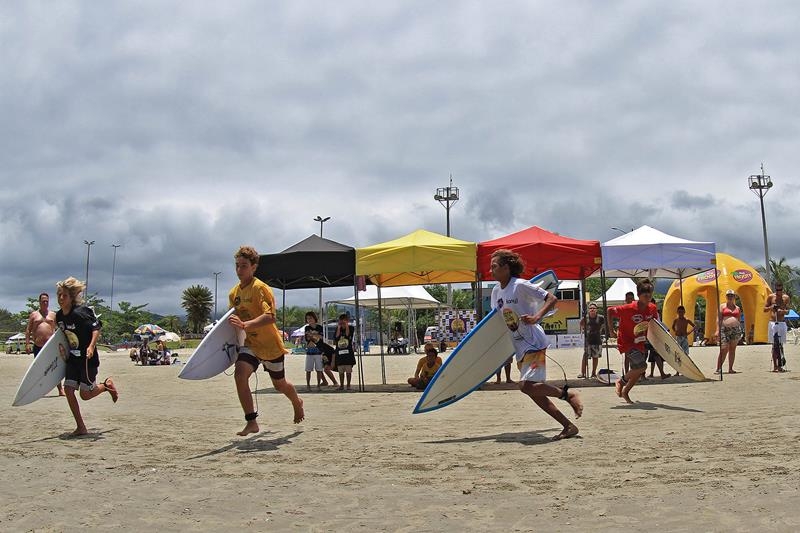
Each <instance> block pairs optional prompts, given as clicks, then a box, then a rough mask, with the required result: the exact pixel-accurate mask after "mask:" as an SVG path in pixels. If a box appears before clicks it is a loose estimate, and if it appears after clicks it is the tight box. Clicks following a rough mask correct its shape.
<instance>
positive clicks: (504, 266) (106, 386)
mask: <svg viewBox="0 0 800 533" xmlns="http://www.w3.org/2000/svg"><path fill="white" fill-rule="evenodd" d="M259 260H260V256H259V254H258V252H257V251H256V250H255V249H254V248H252V247H250V246H242V247H240V248H239V249H238V250H237V251H236V253H235V254H234V264H235V271H236V275H237V277H238V279H239V283H238V284H237V285H235V286H234V287H233V288H232V289H231V290H230V293H229V296H228V299H229V304H230V306H231V307H232V308H234V309H235V312H234V313H233V314H231V316H230V318H229V322H230V324H231V325H232V326H233V327H234V328H237V329H240V330H242V331H243V332H244V341H243V343H242V344H241V345H239V346H237V348H236V349H237V352H236V362H235V365H234V382H235V385H236V392H237V397H238V399H239V402H240V405H241V407H242V411H243V413H244V419H245V426H244V428H243V429H242V430H241V431H239V432H238V433H237V434H238V435H240V436H245V435H249V434H252V433H257V432H259V431H260V428H259V425H258V422H257V420H256V419H257V418H258V414H259V413H258V405H257V403H256V402H255V401H254V396H253V394H252V391H251V389H250V377H251V376H252V375H253V374H254V373H255V372H257V371H258V370H259V368H263V370H264V371H266V372H267V374H268V375H269V377H270V380H271V382H272V385H273V387H274V388H275V389H276V390H277V391H279V392H281V393H282V394H283V395H284V396H285V397H286V398H287V399H288V400H289V402H290V403H291V405H292V407H293V421H294V422H295V423H299V422H301V421H302V420H303V419H304V418H305V411H304V407H303V400H302V399H301V398H300V396H299V394H298V392H297V390H296V388H295V387H294V385H293V384H292V383H291V382H290V381H289V380H287V379H286V373H285V369H284V362H285V355H286V354H287V353H288V350H287V349H286V347H285V345H284V342H283V336H282V335H281V333H280V332H279V330H278V328H277V326H276V320H275V309H276V307H275V298H274V295H273V293H272V289H271V288H270V287H269V286H268V285H267V284H265V283H263V282H262V281H261V280H259V279H257V278H256V277H255V271H256V269H257V267H258V263H259ZM490 268H491V272H492V275H493V277H494V279H495V280H496V281H497V282H498V283H497V285H495V286H494V287H493V289H492V295H491V304H492V308H493V309H495V310H496V311H497V312H498V313H500V314H501V315H502V317H503V319H504V322H505V324H506V326H507V328H508V334H509V336H510V339H511V342H512V344H513V346H514V351H515V353H514V355H513V356H512V358H511V359H509V360H508V361H506V364H504V365H503V367H505V372H506V381H507V382H509V383H513V380H512V379H511V375H510V367H511V362H512V361H513V360H516V363H517V368H518V370H519V382H518V386H519V389H520V391H521V392H522V393H523V394H525V395H526V396H527V397H529V398H530V399H531V400H532V401H533V403H535V404H536V406H537V407H538V408H539V409H541V410H542V411H544V412H545V413H546V414H548V415H549V416H550V417H552V418H553V419H554V420H556V421H557V422H558V423H559V424H560V425H561V426H562V430H561V431H560V432H559V433H558V434H557V435H555V436H554V440H561V439H566V438H571V437H574V436H575V435H577V434H578V432H579V430H578V427H577V426H576V425H575V423H574V422H573V421H572V420H570V419H569V418H568V417H567V416H566V415H564V414H563V413H562V412H561V410H560V409H559V408H558V407H557V405H556V404H555V403H554V402H553V401H552V399H553V398H557V399H560V400H563V401H564V402H566V403H567V404H568V405H569V407H570V408H571V410H572V412H573V414H574V417H575V418H576V419H577V418H580V416H581V415H582V413H583V403H582V401H581V399H580V396H579V394H578V393H577V392H576V391H574V390H570V388H569V386H568V384H567V377H566V374H565V375H564V385H563V386H562V387H557V386H554V385H552V384H550V383H548V382H547V372H546V368H547V359H548V358H549V356H548V355H547V347H548V344H549V341H548V338H547V335H546V334H545V331H544V329H543V328H542V326H541V324H540V322H541V320H542V318H543V317H544V316H545V315H546V314H547V313H548V312H549V311H550V310H551V309H553V308H554V307H555V305H556V302H557V298H556V296H555V295H553V294H552V293H550V292H547V291H545V290H544V289H541V288H540V287H538V286H536V285H534V284H533V283H531V282H530V281H527V280H525V279H522V278H521V277H520V276H521V275H522V273H523V271H524V264H523V262H522V259H521V257H520V256H519V255H518V254H517V253H515V252H513V251H510V250H497V251H495V252H494V254H492V259H491V265H490ZM84 289H85V285H84V284H83V283H82V282H80V281H78V280H77V279H75V278H72V277H70V278H67V279H66V280H64V281H61V282H59V283H58V284H57V296H58V303H59V306H60V309H59V310H58V311H57V312H53V311H51V310H50V309H49V296H48V295H47V293H42V294H41V295H40V296H39V309H38V310H36V311H34V312H32V313H31V314H30V318H29V321H28V327H27V328H26V333H25V342H26V347H28V346H32V347H33V352H34V357H35V356H36V354H38V352H39V350H41V348H42V346H44V344H45V343H46V342H47V339H48V338H49V337H50V336H52V335H53V333H54V332H55V330H56V328H60V329H61V330H63V331H64V332H65V334H66V336H67V338H68V339H69V342H70V349H69V353H64V354H62V356H63V357H64V359H65V360H66V377H65V379H64V382H63V385H62V384H59V385H58V391H59V395H61V396H66V398H67V403H68V405H69V408H70V411H71V412H72V414H73V417H74V419H75V422H76V429H75V430H74V431H73V435H83V434H86V433H87V430H86V425H85V423H84V421H83V418H82V415H81V411H80V405H79V402H78V398H80V399H82V400H84V401H86V400H90V399H92V398H95V397H96V396H98V395H100V394H102V393H105V392H107V393H109V396H110V397H111V399H112V401H113V402H116V401H117V399H118V398H119V391H118V389H117V386H116V384H115V383H114V381H113V380H112V379H111V378H110V377H108V378H106V379H105V380H104V381H102V382H100V383H98V382H97V375H98V370H99V366H100V360H99V356H98V354H97V350H96V346H97V339H98V337H99V332H100V329H101V323H100V321H99V320H98V319H97V317H96V316H95V314H94V312H93V311H92V309H91V308H89V307H87V306H85V305H83V301H82V293H83V291H84ZM636 292H637V296H638V299H636V298H635V297H634V295H633V293H629V294H628V295H626V302H625V303H624V304H622V305H618V306H614V307H610V308H609V309H608V316H606V317H604V316H603V315H602V314H600V313H599V312H598V308H597V305H596V304H594V303H592V304H590V305H589V306H588V310H587V314H586V316H584V317H583V318H582V319H581V321H580V330H581V332H582V333H584V334H585V350H584V353H583V358H582V362H581V373H580V375H579V376H578V377H579V378H595V377H597V375H598V361H599V358H600V354H601V348H602V344H603V338H604V337H606V336H608V334H609V332H612V336H615V337H616V338H617V347H618V349H619V351H620V353H622V354H623V355H624V372H623V375H622V376H621V377H620V378H619V379H618V380H617V381H616V384H615V391H616V394H617V396H619V397H620V398H622V399H623V400H624V401H626V402H628V403H633V401H632V399H631V397H630V394H631V391H632V389H633V388H634V387H635V386H636V384H637V383H638V382H639V381H640V380H641V379H646V376H645V374H646V371H647V363H648V362H650V377H651V378H652V377H653V374H654V370H655V368H658V369H659V372H660V374H661V378H662V379H666V378H667V377H670V374H666V373H665V372H664V368H663V363H664V361H663V359H662V358H661V357H660V355H659V354H658V353H657V352H656V351H655V350H654V349H653V348H652V346H649V345H648V343H647V330H648V324H649V322H650V321H651V320H653V319H657V318H659V311H658V307H657V306H656V305H655V303H654V302H653V284H652V282H651V281H650V280H649V279H641V280H639V281H638V283H637V285H636ZM789 303H790V302H789V297H788V295H786V294H785V293H784V292H783V286H782V285H781V284H777V285H776V287H775V292H774V293H772V294H770V295H769V297H768V298H767V300H766V304H765V307H764V312H767V313H770V318H771V321H770V325H769V327H770V337H771V338H772V339H773V341H774V344H773V351H772V357H773V371H775V372H782V371H784V365H785V358H784V356H783V344H784V343H785V342H786V324H785V322H784V317H785V315H786V313H787V312H788V310H789ZM685 313H686V310H685V309H684V308H683V307H682V306H680V307H678V308H677V315H678V316H677V318H676V319H675V320H674V321H673V323H672V325H671V328H670V329H671V332H672V334H673V335H674V337H675V339H676V340H677V341H678V343H679V344H680V346H681V348H682V349H683V350H684V351H685V352H686V353H687V354H688V352H689V341H688V338H689V336H690V335H691V334H692V333H693V332H694V331H695V330H696V326H695V324H694V323H693V322H692V321H691V320H688V319H687V318H686V316H685ZM719 313H720V320H719V323H718V327H717V331H716V333H715V334H714V338H715V339H714V340H715V341H718V342H719V350H720V351H719V357H718V360H717V365H716V366H717V368H716V371H717V372H718V373H721V372H722V366H723V364H724V363H725V361H726V360H727V362H728V372H729V373H737V371H736V370H735V369H734V361H735V355H736V346H737V344H738V342H739V340H740V339H741V337H742V328H741V325H740V317H741V309H740V308H739V307H738V305H737V304H736V294H735V293H734V291H732V290H729V291H727V294H726V302H725V303H724V304H722V305H720V308H719ZM305 319H306V322H307V325H306V326H305V333H304V342H305V352H306V353H305V357H306V359H305V371H306V390H308V391H310V390H312V388H311V375H312V373H315V374H316V385H317V389H320V388H321V387H323V386H325V385H328V380H330V383H331V385H333V386H337V385H338V389H339V390H351V387H352V372H353V367H354V366H355V365H356V358H355V349H354V341H353V337H354V328H353V327H352V326H351V324H350V320H349V316H348V315H346V314H343V315H340V316H339V317H338V323H337V326H336V331H335V333H334V335H333V339H332V344H328V343H327V342H326V341H325V340H324V337H325V335H324V334H323V333H324V332H323V329H322V326H321V325H320V324H319V323H318V317H317V315H316V314H315V313H314V312H313V311H309V312H308V313H307V314H306V316H305ZM615 321H616V322H615ZM130 357H131V360H133V361H135V362H138V363H139V364H141V365H151V364H165V365H166V364H171V363H172V362H173V361H172V360H171V353H170V351H169V350H168V349H167V347H166V346H165V344H164V342H163V341H161V340H159V341H158V343H157V347H156V349H154V350H151V349H150V347H149V343H148V342H147V341H144V342H143V343H142V345H141V346H140V347H139V348H138V349H134V350H132V351H131V353H130ZM590 360H591V373H590V370H589V361H590ZM441 367H442V358H441V357H440V356H439V350H437V347H436V346H435V345H434V344H433V343H430V342H429V343H426V344H425V355H424V356H423V357H421V358H420V359H419V361H418V362H417V366H416V369H415V372H414V375H413V376H412V377H410V378H408V380H407V381H408V385H409V386H411V387H414V388H415V389H418V390H424V389H425V388H426V387H427V386H428V384H429V383H430V381H431V380H432V379H433V377H434V376H435V375H436V373H437V371H439V369H440V368H441ZM503 367H501V369H498V372H497V380H498V382H499V381H500V379H501V371H502V369H503ZM335 373H338V374H339V376H338V378H339V379H338V381H337V379H336V375H335Z"/></svg>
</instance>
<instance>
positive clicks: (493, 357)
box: [414, 270, 558, 414]
mask: <svg viewBox="0 0 800 533" xmlns="http://www.w3.org/2000/svg"><path fill="white" fill-rule="evenodd" d="M531 281H532V282H533V283H534V284H536V285H538V286H540V287H541V288H543V289H545V290H546V291H548V292H551V293H552V292H555V290H556V288H558V278H557V277H556V275H555V273H554V272H553V271H552V270H548V271H546V272H542V273H541V274H539V275H537V276H536V277H534V278H533V279H532V280H531ZM513 354H514V344H513V343H512V342H511V335H509V333H508V326H506V323H505V320H504V319H503V315H502V313H498V312H496V310H494V309H493V310H492V311H491V312H490V313H489V314H488V315H486V316H485V317H484V318H483V320H481V321H480V322H478V324H477V325H476V326H475V328H473V330H472V331H470V332H469V334H468V335H467V336H466V337H464V339H462V340H461V342H460V343H458V346H456V347H455V349H454V350H453V353H452V354H450V357H448V358H447V360H446V361H445V362H444V363H443V364H442V366H441V368H439V370H438V371H437V372H436V374H435V375H434V376H433V378H432V379H431V381H430V383H428V386H427V387H426V388H425V392H423V393H422V396H421V397H420V399H419V401H418V402H417V406H416V407H414V413H415V414H418V413H425V412H428V411H433V410H434V409H441V408H442V407H446V406H448V405H450V404H451V403H454V402H457V401H458V400H460V399H461V398H464V397H466V396H467V395H469V394H470V393H471V392H472V391H474V390H475V389H477V388H478V387H480V386H481V385H483V383H484V382H485V381H486V380H487V379H489V378H490V377H491V376H493V375H494V374H495V373H496V372H497V370H498V369H499V368H500V367H502V366H503V364H504V363H505V362H506V360H507V359H508V358H509V357H510V356H511V355H513Z"/></svg>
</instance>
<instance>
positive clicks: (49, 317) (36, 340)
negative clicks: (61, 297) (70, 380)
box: [25, 292, 64, 396]
mask: <svg viewBox="0 0 800 533" xmlns="http://www.w3.org/2000/svg"><path fill="white" fill-rule="evenodd" d="M55 331H56V313H55V311H51V310H50V295H49V294H47V293H46V292H43V293H42V294H40V295H39V310H38V311H33V312H31V314H30V316H29V317H28V327H27V328H25V352H26V353H27V352H29V351H30V348H31V338H32V339H33V357H36V356H37V355H39V352H40V351H41V349H42V348H43V347H44V345H45V343H46V342H47V340H48V339H49V338H50V337H52V336H53V333H55ZM56 387H58V395H59V396H64V386H63V385H62V384H61V382H60V381H59V382H58V385H56Z"/></svg>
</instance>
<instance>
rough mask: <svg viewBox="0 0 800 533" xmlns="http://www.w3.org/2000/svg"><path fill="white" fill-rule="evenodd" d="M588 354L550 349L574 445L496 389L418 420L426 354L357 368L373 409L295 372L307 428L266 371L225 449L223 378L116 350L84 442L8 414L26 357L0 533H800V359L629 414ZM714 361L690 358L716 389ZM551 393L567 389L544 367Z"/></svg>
mask: <svg viewBox="0 0 800 533" xmlns="http://www.w3.org/2000/svg"><path fill="white" fill-rule="evenodd" d="M580 353H581V352H580V351H579V350H577V349H567V350H551V351H550V354H551V355H552V356H553V357H555V358H556V359H557V360H558V361H559V362H560V363H561V364H562V365H564V367H565V368H566V371H567V374H568V376H569V377H570V383H571V384H572V385H573V386H575V387H581V388H580V393H581V395H582V398H583V401H584V403H585V412H584V416H583V418H581V419H580V420H579V421H578V422H577V423H578V426H579V427H580V430H581V433H580V436H579V438H574V439H569V440H566V441H561V442H551V441H550V438H551V437H552V436H553V435H555V434H556V433H557V432H558V431H559V429H560V428H559V427H558V425H557V424H556V423H555V422H554V421H553V420H552V419H550V418H548V417H547V415H545V414H544V413H543V412H541V411H540V410H539V409H538V408H536V407H535V405H534V404H533V403H532V402H531V401H530V400H529V399H527V397H525V396H523V395H522V394H521V393H520V392H518V391H517V390H515V389H514V388H513V386H508V385H505V384H504V385H502V386H495V385H487V386H486V388H485V389H486V390H481V391H477V392H475V393H473V394H472V395H471V396H470V397H468V398H466V399H464V400H462V401H461V402H459V403H457V404H455V405H453V406H451V407H448V408H446V409H441V410H438V411H436V412H433V413H429V414H426V415H412V414H411V410H412V408H413V406H414V404H415V402H416V401H417V399H418V397H419V395H420V393H419V392H413V391H411V390H410V388H409V387H408V386H407V385H404V382H405V379H406V378H407V377H408V376H410V375H412V374H413V370H414V367H415V364H416V360H417V358H418V357H420V356H418V355H407V356H395V355H392V356H386V359H385V360H386V375H387V381H388V383H389V384H388V385H385V386H384V385H382V384H381V370H380V358H379V357H377V356H370V357H365V358H364V360H363V361H364V362H363V364H364V370H365V376H366V383H367V386H366V389H367V392H350V393H347V392H337V391H334V389H333V388H328V389H326V390H325V391H324V392H305V373H304V371H303V361H304V358H303V356H290V357H289V358H288V363H287V369H288V376H289V378H290V380H291V381H293V382H294V384H295V385H296V386H298V390H299V392H300V394H301V396H302V397H303V399H304V401H305V409H306V420H305V421H304V422H303V423H301V424H297V425H295V424H293V423H292V409H291V405H290V403H289V402H288V400H286V399H285V398H284V397H283V396H282V395H279V394H276V393H275V391H274V390H273V389H272V387H271V385H270V384H269V380H268V378H267V377H266V375H265V374H263V373H259V381H258V394H257V395H256V398H257V401H258V406H259V412H260V413H261V416H260V417H259V419H258V422H259V424H260V425H261V432H260V433H258V434H255V435H250V436H248V437H244V438H243V437H237V436H236V435H235V433H236V432H237V431H239V430H240V429H242V427H244V419H243V415H242V412H241V408H240V407H239V404H238V401H237V399H236V394H235V387H234V384H233V378H232V377H231V376H225V375H222V376H218V377H216V378H214V379H211V380H207V381H202V382H187V381H182V380H178V379H177V377H176V376H177V374H178V371H179V367H178V366H171V367H167V366H165V367H139V366H135V365H133V364H132V363H131V362H130V360H129V359H128V356H127V354H126V353H125V352H116V353H101V360H102V364H101V368H100V378H101V379H102V378H103V377H105V376H107V375H112V376H114V379H115V381H116V382H117V384H118V387H119V389H120V393H121V397H120V400H119V402H118V403H117V404H113V403H112V402H111V399H110V397H109V396H108V395H102V396H100V397H98V398H96V399H93V400H91V401H89V402H82V403H81V407H82V410H83V414H84V418H85V420H86V424H87V426H88V427H89V431H90V435H89V436H87V437H82V438H68V434H69V432H71V431H72V430H73V429H74V422H73V420H72V417H71V415H70V413H69V409H68V407H67V404H66V401H65V400H64V399H63V398H58V397H55V395H51V396H49V397H47V398H44V399H42V400H39V401H37V402H35V403H33V404H31V405H28V406H24V407H15V408H12V407H11V406H10V404H11V400H12V398H13V396H14V392H15V391H16V388H17V385H18V383H19V380H20V379H21V376H22V374H23V373H24V371H25V369H26V368H27V366H28V364H29V361H30V359H28V357H26V356H9V355H2V356H0V399H2V402H0V403H1V404H2V406H0V413H2V419H3V421H4V423H3V424H2V425H1V426H0V529H2V530H6V531H31V530H36V531H64V530H67V529H74V528H75V527H76V526H78V527H84V528H89V529H90V530H100V529H104V530H108V529H116V530H123V531H141V530H145V529H147V530H150V529H158V530H161V531H185V530H189V529H191V530H198V531H221V530H232V529H234V528H236V529H245V530H295V529H296V530H303V531H332V530H344V529H345V528H347V529H349V530H354V531H414V532H419V531H465V530H466V531H486V530H496V531H532V530H537V531H540V530H543V529H549V530H556V531H565V530H573V531H581V530H593V531H606V530H620V529H624V530H633V531H643V530H652V529H654V528H659V529H661V530H666V531H756V530H757V531H796V530H799V529H800V489H798V487H800V468H798V467H797V456H798V454H799V453H800V415H798V407H800V358H798V354H800V346H795V345H789V346H787V360H788V361H789V364H788V367H789V368H790V369H792V370H795V372H788V373H785V374H774V373H772V372H769V367H770V363H769V347H768V346H745V347H740V349H739V353H738V354H737V364H736V366H737V368H738V370H740V371H741V373H740V374H736V375H727V374H726V375H725V376H724V381H722V382H719V381H709V382H705V383H694V382H690V381H688V380H687V379H685V378H670V379H667V380H664V381H662V380H660V379H655V380H651V381H649V382H648V383H647V384H644V385H642V386H637V387H636V388H634V390H633V392H632V394H631V396H632V398H633V400H634V401H635V402H636V403H635V404H634V405H631V406H628V405H625V404H624V403H623V402H622V400H620V399H619V398H617V397H616V396H615V394H614V391H613V388H612V387H607V386H601V385H599V384H596V383H592V382H588V381H586V380H579V379H576V378H575V376H576V375H577V374H578V369H579V363H580ZM611 354H612V357H611V360H612V368H615V369H617V370H619V369H620V367H621V364H620V357H619V355H618V354H617V353H616V351H612V352H611ZM716 354H717V350H716V349H715V348H713V347H708V348H705V347H703V348H693V351H692V357H693V358H694V360H695V361H696V362H697V363H698V365H699V366H700V367H701V369H702V370H703V371H704V372H706V373H707V374H708V375H710V374H711V370H712V369H713V367H714V362H715V360H716ZM186 357H187V356H186V355H181V358H182V359H184V360H185V359H186ZM601 366H604V365H601ZM548 375H549V378H550V379H551V380H552V382H553V383H554V384H555V385H559V386H560V385H561V384H562V381H561V375H562V374H561V370H560V369H559V368H558V367H557V366H556V365H555V364H553V363H552V362H548ZM512 377H515V376H514V375H513V374H512ZM251 385H252V386H255V379H253V380H251ZM355 385H356V384H355V375H354V387H355ZM557 405H558V406H559V407H560V408H561V409H562V410H563V411H564V412H565V413H567V412H569V407H568V405H567V404H566V403H564V402H557ZM570 417H571V418H572V414H571V412H570Z"/></svg>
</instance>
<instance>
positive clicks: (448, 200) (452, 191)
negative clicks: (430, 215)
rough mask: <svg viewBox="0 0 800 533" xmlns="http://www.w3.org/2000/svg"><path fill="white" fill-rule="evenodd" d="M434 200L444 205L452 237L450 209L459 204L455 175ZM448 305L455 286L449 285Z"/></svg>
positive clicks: (451, 176)
mask: <svg viewBox="0 0 800 533" xmlns="http://www.w3.org/2000/svg"><path fill="white" fill-rule="evenodd" d="M433 199H434V200H436V201H437V202H439V203H440V204H442V206H443V207H444V210H445V213H446V216H447V236H448V237H449V236H450V208H451V207H453V206H454V205H456V203H457V202H458V187H453V175H452V174H450V185H448V186H447V187H439V188H438V189H436V194H435V195H434V196H433ZM447 303H448V305H449V304H452V303H453V286H452V285H450V284H449V283H448V284H447Z"/></svg>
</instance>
